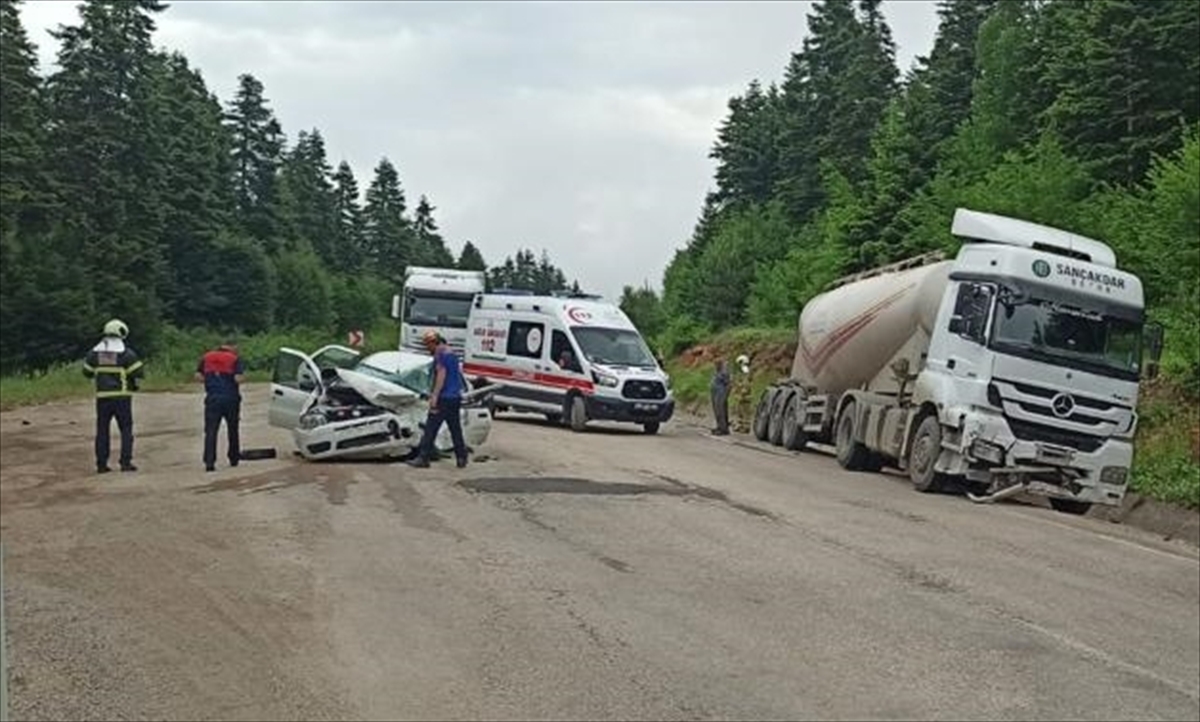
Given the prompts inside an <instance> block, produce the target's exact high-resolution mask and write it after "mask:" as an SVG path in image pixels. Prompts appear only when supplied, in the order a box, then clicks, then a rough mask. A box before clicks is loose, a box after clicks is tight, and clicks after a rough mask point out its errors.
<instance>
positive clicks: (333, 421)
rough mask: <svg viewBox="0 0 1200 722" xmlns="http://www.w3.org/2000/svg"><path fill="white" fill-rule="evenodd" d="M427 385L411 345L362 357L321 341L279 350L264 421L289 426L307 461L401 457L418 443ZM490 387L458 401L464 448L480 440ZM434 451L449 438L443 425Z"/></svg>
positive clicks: (424, 361) (429, 362) (427, 369)
mask: <svg viewBox="0 0 1200 722" xmlns="http://www.w3.org/2000/svg"><path fill="white" fill-rule="evenodd" d="M432 386H433V357H432V356H427V355H425V354H420V353H415V352H412V351H380V352H377V353H373V354H370V355H368V356H365V357H364V356H362V355H361V354H360V353H359V352H358V351H355V350H354V349H351V348H347V347H345V346H325V347H323V348H321V349H320V350H318V351H317V352H316V353H314V354H312V355H311V356H310V355H308V354H305V353H301V352H300V351H297V350H295V349H291V348H281V349H280V350H279V355H278V356H277V357H276V359H275V370H274V373H273V375H272V378H271V406H270V411H269V422H270V424H271V425H272V426H276V427H280V428H285V429H290V430H291V432H292V438H293V439H294V440H295V442H296V448H297V449H298V451H299V452H300V455H301V456H303V457H304V458H306V459H309V460H323V459H388V458H397V459H404V458H409V457H411V456H412V454H413V453H414V452H415V450H416V448H417V446H418V445H419V444H420V442H421V434H422V433H423V430H424V427H425V417H426V415H427V414H428V412H429V403H428V398H429V396H428V395H429V391H430V389H431V388H432ZM489 393H490V389H487V388H484V389H477V390H475V391H472V392H470V393H469V394H467V395H466V396H465V397H464V399H463V408H462V429H463V437H464V440H465V441H466V443H467V446H468V447H470V448H471V449H472V450H476V449H478V448H479V447H480V446H481V445H482V444H483V443H484V442H486V441H487V438H488V435H489V434H490V433H491V429H492V417H491V414H489V413H488V410H487V408H486V407H485V406H484V405H483V403H482V402H483V400H484V397H485V396H486V395H487V394H489ZM435 446H436V447H437V449H438V451H450V450H452V449H453V448H454V443H453V441H452V440H451V438H450V429H449V428H448V427H447V426H446V425H445V424H443V425H442V428H441V430H440V431H439V432H438V435H437V438H436V440H435Z"/></svg>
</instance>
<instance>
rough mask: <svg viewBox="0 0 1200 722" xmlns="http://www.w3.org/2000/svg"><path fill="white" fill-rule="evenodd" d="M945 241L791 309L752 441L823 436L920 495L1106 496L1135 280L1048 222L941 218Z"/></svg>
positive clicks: (1124, 473)
mask: <svg viewBox="0 0 1200 722" xmlns="http://www.w3.org/2000/svg"><path fill="white" fill-rule="evenodd" d="M951 232H952V233H953V234H954V235H956V236H958V237H960V238H961V239H962V240H963V241H964V244H963V245H962V247H961V248H960V250H959V252H958V254H957V256H956V257H955V258H954V259H952V260H948V259H945V258H944V257H943V256H942V255H941V254H926V255H923V256H919V257H916V258H913V259H909V260H907V261H902V262H900V263H896V264H892V265H889V266H885V267H881V268H877V269H873V270H870V271H866V272H863V273H860V274H856V275H854V276H850V277H847V278H844V279H841V280H839V281H837V282H835V283H834V284H832V286H831V287H830V288H829V289H827V290H826V291H825V292H824V293H822V294H821V295H819V296H817V297H816V298H813V299H812V300H811V301H809V302H808V303H807V304H806V305H805V306H804V308H803V310H802V311H801V314H800V323H799V343H798V344H797V348H796V356H795V359H794V360H793V363H792V372H791V375H790V378H788V379H786V380H782V381H779V382H777V383H774V384H772V385H771V386H769V387H768V388H767V389H766V390H765V391H764V393H763V396H762V397H761V399H760V400H759V403H758V408H757V411H756V413H755V419H754V433H755V435H756V436H757V437H758V438H759V439H760V440H763V441H770V442H771V443H773V444H775V445H777V446H784V447H786V448H789V449H793V450H801V449H804V448H805V447H806V446H807V445H808V444H810V443H821V444H832V445H833V446H834V447H835V450H836V454H837V459H838V463H839V464H841V466H842V467H844V468H846V469H850V470H860V471H879V470H880V469H881V468H883V467H884V466H890V467H893V468H896V469H900V470H902V471H906V472H907V473H908V476H909V478H910V479H911V480H912V483H913V486H914V487H915V488H916V489H917V490H919V491H924V492H932V491H937V490H939V489H942V488H944V487H945V486H946V485H947V482H949V481H951V480H957V481H960V482H964V483H965V484H966V486H967V488H968V490H969V492H968V493H969V496H970V498H971V499H972V500H974V501H978V502H988V501H996V500H998V499H1002V498H1005V497H1008V496H1012V495H1015V494H1018V493H1022V492H1028V493H1032V494H1038V495H1042V496H1046V497H1049V501H1050V504H1051V505H1052V506H1053V507H1054V508H1055V509H1058V510H1059V511H1064V512H1068V513H1074V514H1082V513H1085V512H1087V510H1088V509H1089V508H1091V506H1092V504H1097V503H1098V504H1105V505H1118V504H1120V503H1121V499H1122V498H1123V497H1124V494H1125V490H1126V483H1127V481H1128V478H1129V468H1130V465H1131V463H1132V461H1133V436H1134V432H1135V431H1136V426H1137V414H1136V411H1135V409H1136V407H1137V394H1138V381H1139V379H1140V378H1141V377H1143V376H1145V375H1150V374H1153V373H1154V371H1155V369H1156V368H1157V359H1158V354H1159V352H1160V350H1161V347H1162V329H1161V327H1159V326H1158V325H1156V324H1147V323H1146V322H1145V318H1144V309H1143V295H1142V285H1141V282H1140V281H1139V280H1138V278H1137V277H1136V276H1133V275H1132V274H1129V273H1126V272H1124V271H1121V270H1119V269H1117V267H1116V258H1115V256H1114V254H1113V252H1112V250H1111V249H1110V248H1109V247H1108V246H1107V245H1105V244H1103V243H1101V242H1099V241H1095V240H1092V239H1089V238H1084V237H1082V236H1078V235H1075V234H1072V233H1068V232H1066V231H1062V230H1059V229H1056V228H1051V227H1048V226H1042V225H1038V224H1034V223H1029V222H1026V221H1022V220H1018V219H1015V218H1006V217H1003V216H997V215H992V214H987V213H979V212H975V211H970V210H966V209H958V210H957V211H956V212H955V215H954V221H953V224H952V226H951ZM1144 355H1145V357H1146V359H1145V360H1146V363H1143V356H1144Z"/></svg>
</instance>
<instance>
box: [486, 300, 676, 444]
mask: <svg viewBox="0 0 1200 722" xmlns="http://www.w3.org/2000/svg"><path fill="white" fill-rule="evenodd" d="M463 371H464V373H465V374H466V375H467V377H468V378H470V379H471V380H472V382H473V383H474V384H475V386H476V387H479V386H482V385H484V384H497V385H499V386H500V389H499V390H497V391H496V393H495V394H494V395H493V397H492V399H493V403H494V407H495V410H497V411H505V410H510V409H511V410H514V411H527V412H533V413H540V414H543V415H545V416H546V418H548V419H550V420H552V421H564V422H566V423H567V424H569V425H570V427H571V428H572V429H573V430H575V431H582V430H583V429H584V428H585V426H586V425H587V422H588V421H589V420H596V421H618V422H629V423H636V424H641V426H642V428H643V429H644V430H645V431H646V433H649V434H654V433H657V432H658V430H659V426H660V425H661V424H662V423H664V422H666V421H668V420H669V419H670V418H671V416H672V415H673V414H674V411H675V399H674V398H673V396H672V394H671V389H670V379H669V377H668V376H667V375H666V373H665V372H664V371H663V370H662V368H661V367H660V366H659V364H658V362H657V361H656V360H655V358H654V355H653V354H652V353H651V351H650V348H649V347H648V346H647V345H646V342H645V341H644V340H643V339H642V336H641V334H640V333H638V330H637V327H636V326H634V325H633V322H631V321H630V320H629V317H628V316H626V315H625V314H624V313H623V312H622V311H621V309H620V308H618V307H617V306H614V305H613V304H611V303H606V302H603V301H601V300H598V299H596V298H595V297H578V296H565V297H558V296H526V295H506V294H480V295H479V296H476V298H475V301H474V303H473V305H472V308H471V314H470V318H469V321H468V328H467V343H466V354H465V357H464V363H463Z"/></svg>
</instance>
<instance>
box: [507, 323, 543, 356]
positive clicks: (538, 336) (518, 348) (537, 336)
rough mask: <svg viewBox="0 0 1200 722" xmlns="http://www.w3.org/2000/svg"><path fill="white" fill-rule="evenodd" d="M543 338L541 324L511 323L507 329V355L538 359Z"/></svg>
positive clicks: (540, 354)
mask: <svg viewBox="0 0 1200 722" xmlns="http://www.w3.org/2000/svg"><path fill="white" fill-rule="evenodd" d="M544 338H545V328H544V327H543V326H542V324H540V323H529V322H527V321H513V322H512V323H511V324H509V327H508V355H509V356H522V357H524V358H536V359H540V358H541V357H542V342H543V340H544Z"/></svg>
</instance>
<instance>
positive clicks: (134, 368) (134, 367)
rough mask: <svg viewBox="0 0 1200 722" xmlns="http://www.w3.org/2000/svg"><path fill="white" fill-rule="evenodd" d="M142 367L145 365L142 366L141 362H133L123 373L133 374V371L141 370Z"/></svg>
mask: <svg viewBox="0 0 1200 722" xmlns="http://www.w3.org/2000/svg"><path fill="white" fill-rule="evenodd" d="M144 365H145V364H143V363H142V362H141V361H134V362H133V365H132V366H130V367H129V368H127V369H125V373H127V374H131V373H133V372H134V371H137V370H138V369H140V368H141V367H142V366H144Z"/></svg>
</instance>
